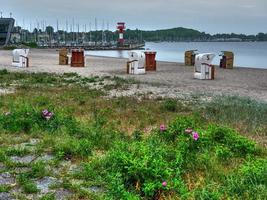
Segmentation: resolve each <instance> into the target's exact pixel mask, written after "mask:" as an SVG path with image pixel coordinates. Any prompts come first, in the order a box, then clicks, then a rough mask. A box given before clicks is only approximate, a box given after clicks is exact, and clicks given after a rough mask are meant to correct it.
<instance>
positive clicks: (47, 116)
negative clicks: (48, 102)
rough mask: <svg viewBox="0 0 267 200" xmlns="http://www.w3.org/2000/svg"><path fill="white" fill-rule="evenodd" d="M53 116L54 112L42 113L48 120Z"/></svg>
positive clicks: (46, 111) (45, 111)
mask: <svg viewBox="0 0 267 200" xmlns="http://www.w3.org/2000/svg"><path fill="white" fill-rule="evenodd" d="M53 115H54V113H53V112H49V111H48V110H47V109H45V110H43V111H42V116H43V118H45V119H46V120H49V119H50V118H51V117H52V116H53Z"/></svg>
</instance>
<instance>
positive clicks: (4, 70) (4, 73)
mask: <svg viewBox="0 0 267 200" xmlns="http://www.w3.org/2000/svg"><path fill="white" fill-rule="evenodd" d="M6 74H8V71H7V70H6V69H2V70H0V76H1V75H6Z"/></svg>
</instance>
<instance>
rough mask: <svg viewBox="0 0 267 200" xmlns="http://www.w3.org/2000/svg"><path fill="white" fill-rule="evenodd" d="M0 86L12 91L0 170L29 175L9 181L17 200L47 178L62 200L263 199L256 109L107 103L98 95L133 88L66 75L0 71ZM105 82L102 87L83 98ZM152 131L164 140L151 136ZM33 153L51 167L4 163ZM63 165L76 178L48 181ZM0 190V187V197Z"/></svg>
mask: <svg viewBox="0 0 267 200" xmlns="http://www.w3.org/2000/svg"><path fill="white" fill-rule="evenodd" d="M0 80H1V81H0V84H1V86H2V87H7V88H8V87H11V88H14V89H15V93H10V94H7V95H4V96H0V144H1V147H0V162H1V163H3V164H4V165H5V166H6V169H4V171H8V172H10V173H13V172H14V171H16V169H17V168H20V167H28V168H29V170H28V171H26V172H21V173H15V174H16V179H17V182H18V186H19V187H20V188H21V189H22V191H23V193H24V194H25V195H26V196H27V195H28V194H34V193H38V192H39V190H38V189H37V187H36V184H35V181H36V180H38V179H41V178H43V177H46V176H54V177H56V178H58V179H61V180H62V182H61V183H60V184H59V185H57V186H56V187H59V188H65V189H67V190H69V191H71V192H72V194H73V196H72V197H71V199H265V198H266V197H267V194H266V191H267V183H266V180H267V177H266V174H267V162H266V156H267V152H266V148H265V147H264V145H266V143H267V142H266V141H265V140H264V138H265V137H266V130H267V121H266V119H267V104H266V103H263V102H257V101H254V100H251V99H247V98H240V97H227V96H218V97H214V98H213V99H212V100H211V101H210V102H199V101H198V103H195V102H196V101H187V102H185V101H182V100H178V99H157V100H150V99H144V100H142V101H137V100H136V99H135V98H132V97H118V98H107V91H109V90H110V89H117V90H124V89H126V88H127V87H128V86H129V85H130V84H132V83H135V82H134V80H124V79H121V78H118V77H88V78H83V77H80V76H79V75H78V74H76V73H66V74H62V75H55V74H52V75H50V74H49V75H48V74H46V73H41V74H27V73H10V72H8V71H6V70H0ZM105 80H109V81H112V83H111V84H110V85H106V86H105V85H103V89H94V88H93V86H92V84H99V83H101V84H104V82H105ZM135 84H136V83H135ZM137 84H138V83H137ZM194 98H195V99H198V97H197V96H195V97H194ZM44 109H48V110H49V111H51V112H53V113H54V115H53V116H52V118H51V119H50V120H45V119H44V118H43V117H42V114H41V113H42V111H43V110H44ZM160 124H165V127H166V130H162V131H160V130H159V125H160ZM188 128H192V129H193V130H194V131H196V132H198V134H199V139H198V140H194V139H193V137H192V134H187V133H185V130H186V129H188ZM240 133H241V134H240ZM30 138H35V139H38V140H39V141H40V142H39V143H38V145H37V146H36V147H35V149H34V151H29V149H27V146H26V147H25V148H15V147H14V146H15V145H16V144H19V143H22V142H26V141H28V140H29V139H30ZM251 138H252V139H253V140H251ZM33 153H34V154H35V155H36V156H39V155H42V154H47V153H48V154H51V155H53V156H54V159H53V160H52V161H49V162H47V161H38V160H36V161H33V162H31V163H30V164H28V165H23V164H14V163H12V162H10V159H9V157H10V156H20V157H23V156H26V155H28V154H33ZM64 162H71V163H73V164H76V165H77V166H78V171H74V172H73V171H72V172H70V171H68V169H67V168H66V167H65V168H64V169H63V170H61V171H59V172H58V173H57V172H56V171H55V170H54V169H58V168H60V166H61V165H62V164H63V163H64ZM164 181H166V182H167V185H166V186H163V185H162V183H163V182H164ZM88 187H89V188H90V187H95V188H100V192H90V191H88V190H86V189H85V188H88ZM9 190H10V187H9V186H1V187H0V192H1V191H9ZM41 199H55V196H54V194H53V193H51V194H47V195H44V196H43V197H41Z"/></svg>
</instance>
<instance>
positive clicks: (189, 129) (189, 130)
mask: <svg viewBox="0 0 267 200" xmlns="http://www.w3.org/2000/svg"><path fill="white" fill-rule="evenodd" d="M192 132H193V129H192V128H187V129H185V133H187V134H191V133H192Z"/></svg>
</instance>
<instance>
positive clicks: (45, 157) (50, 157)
mask: <svg viewBox="0 0 267 200" xmlns="http://www.w3.org/2000/svg"><path fill="white" fill-rule="evenodd" d="M54 158H55V157H54V156H53V155H51V154H45V155H42V156H40V157H38V158H37V159H36V161H44V162H48V161H51V160H53V159H54Z"/></svg>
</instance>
